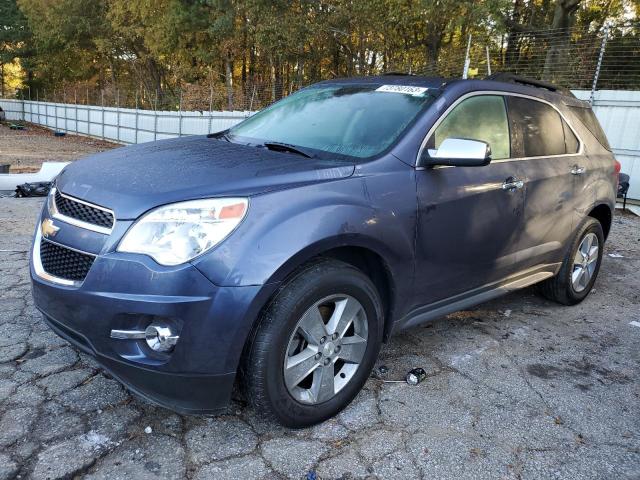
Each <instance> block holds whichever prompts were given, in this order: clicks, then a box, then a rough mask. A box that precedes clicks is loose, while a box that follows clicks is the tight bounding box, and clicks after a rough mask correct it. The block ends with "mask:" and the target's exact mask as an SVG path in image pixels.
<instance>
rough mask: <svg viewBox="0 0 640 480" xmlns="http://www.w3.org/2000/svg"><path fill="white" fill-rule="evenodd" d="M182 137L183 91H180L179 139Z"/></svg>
mask: <svg viewBox="0 0 640 480" xmlns="http://www.w3.org/2000/svg"><path fill="white" fill-rule="evenodd" d="M181 136H182V90H180V100H179V101H178V137H181Z"/></svg>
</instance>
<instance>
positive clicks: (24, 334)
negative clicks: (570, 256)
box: [0, 198, 640, 479]
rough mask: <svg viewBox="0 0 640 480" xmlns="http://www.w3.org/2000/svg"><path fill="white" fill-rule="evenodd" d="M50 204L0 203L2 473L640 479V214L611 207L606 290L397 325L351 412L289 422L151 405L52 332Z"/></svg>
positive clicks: (521, 295) (241, 411)
mask: <svg viewBox="0 0 640 480" xmlns="http://www.w3.org/2000/svg"><path fill="white" fill-rule="evenodd" d="M41 204H42V200H40V199H10V198H5V199H0V225H1V228H0V479H5V478H13V477H17V478H35V479H46V478H50V479H53V478H69V477H73V476H76V475H83V476H84V475H86V476H87V477H89V478H96V479H107V478H108V479H121V478H122V479H124V478H131V479H140V478H142V479H144V478H149V479H151V478H185V477H186V478H196V479H218V478H229V479H237V478H247V479H256V478H269V479H271V478H276V479H279V478H293V479H302V478H305V476H307V474H308V473H309V472H314V473H315V474H316V475H317V477H318V478H322V479H330V478H331V479H332V478H361V477H370V478H376V477H377V478H390V479H393V478H402V479H405V478H429V479H437V478H455V479H458V478H474V479H481V478H487V479H495V478H515V479H518V478H527V479H541V478H568V479H582V478H593V479H603V478H616V479H620V478H629V479H632V478H633V479H638V478H640V415H639V414H638V400H639V398H638V397H639V396H640V376H639V375H638V367H639V364H640V354H639V350H638V339H640V327H638V326H634V325H631V324H630V322H631V321H638V322H640V276H639V275H638V274H637V272H638V271H639V270H640V219H639V218H637V217H633V216H631V215H618V216H617V217H616V218H615V222H614V226H613V229H612V233H611V238H610V240H609V242H608V243H607V246H606V253H607V254H608V253H617V254H620V255H623V258H612V257H609V256H608V255H607V256H605V260H604V264H603V267H602V271H601V273H600V277H599V279H598V282H597V284H596V289H595V291H594V292H593V293H592V294H591V295H590V296H589V297H588V298H587V300H586V301H585V302H583V303H582V304H581V305H579V306H576V307H571V308H569V307H562V306H558V305H555V304H553V303H550V302H547V301H545V300H543V299H541V298H540V297H538V296H536V295H535V293H534V291H533V290H532V289H528V290H524V291H522V292H518V293H514V294H511V295H509V296H507V297H504V298H502V299H500V300H497V301H494V302H491V303H487V304H484V305H481V306H479V307H478V308H477V309H473V310H469V311H464V312H459V313H456V314H453V315H450V316H449V317H447V318H443V319H441V320H438V321H436V322H434V323H432V324H430V325H427V326H423V327H419V328H415V329H413V330H410V331H407V332H405V333H403V334H400V335H397V336H395V337H394V338H392V340H391V341H390V343H389V344H387V345H386V346H385V347H384V348H383V351H382V353H381V356H380V360H379V362H378V365H386V366H387V367H388V368H389V371H388V373H387V374H386V375H385V376H384V378H387V379H396V378H402V377H403V375H404V374H405V372H406V371H407V370H408V369H410V368H412V367H415V366H422V367H423V368H425V370H426V371H427V373H428V378H427V380H426V381H424V382H423V383H421V384H420V385H418V386H416V387H411V386H408V385H406V384H403V383H382V382H381V380H380V379H376V378H371V379H370V380H369V382H368V383H367V385H366V387H365V389H364V390H363V391H362V393H361V394H360V395H359V396H358V397H357V399H356V400H355V401H354V402H353V404H352V405H351V406H350V407H348V408H347V409H346V410H345V411H344V412H343V413H341V414H340V415H339V416H338V417H337V418H336V419H333V420H330V421H328V422H326V423H324V424H322V425H319V426H317V427H314V428H311V429H307V430H300V431H292V430H287V429H284V428H282V427H280V426H277V425H274V424H270V423H266V422H265V421H263V420H262V419H261V418H260V417H258V416H256V415H255V413H254V412H253V411H252V410H251V409H248V408H246V407H245V406H244V405H243V404H242V403H241V402H239V401H234V403H233V404H232V406H231V407H230V410H229V414H227V415H223V416H219V417H216V418H207V417H203V416H194V417H184V416H180V415H176V414H174V413H172V412H170V411H167V410H164V409H162V408H158V407H155V406H152V405H149V404H147V403H145V402H144V401H141V400H138V399H137V398H135V397H133V396H131V395H130V394H129V393H127V391H126V390H124V389H123V388H122V387H121V386H120V385H119V384H118V383H117V382H116V381H114V380H113V379H111V378H109V376H108V375H106V374H105V373H104V372H102V371H101V370H100V368H99V367H97V365H96V364H95V363H94V362H93V361H92V360H91V359H90V358H89V357H87V356H85V355H83V354H79V353H78V352H76V351H75V350H74V349H73V348H71V347H70V346H68V345H67V344H66V343H65V342H64V341H63V340H61V339H59V338H58V337H56V335H54V334H53V333H52V332H50V331H49V330H48V328H47V327H46V326H45V324H44V323H43V322H42V320H41V316H40V314H39V313H38V312H37V311H36V310H35V308H34V307H33V302H32V300H31V294H30V285H29V278H28V269H27V264H28V258H27V257H28V254H27V249H28V248H29V244H30V241H31V233H32V229H33V225H34V222H35V218H36V215H37V212H38V210H39V209H40V207H41Z"/></svg>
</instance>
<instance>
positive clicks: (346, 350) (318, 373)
mask: <svg viewBox="0 0 640 480" xmlns="http://www.w3.org/2000/svg"><path fill="white" fill-rule="evenodd" d="M367 338H368V320H367V315H366V312H365V310H364V307H363V306H362V304H361V303H360V302H359V301H358V300H356V299H355V298H354V297H352V296H350V295H344V294H336V295H331V296H329V297H325V298H323V299H322V300H320V301H318V302H316V303H314V304H313V305H312V306H311V307H309V308H308V309H307V311H306V312H305V313H304V314H303V315H302V318H300V320H299V321H298V323H297V324H296V326H295V328H294V330H293V333H292V335H291V337H290V339H289V343H288V345H287V350H286V355H285V359H284V365H283V374H284V380H285V385H286V387H287V390H288V391H289V393H290V394H291V395H292V396H293V397H294V398H295V399H296V400H298V401H299V402H301V403H306V404H318V403H323V402H326V401H328V400H330V399H332V398H333V397H334V396H335V395H337V394H338V392H339V391H340V390H342V389H343V388H344V387H345V385H347V383H349V381H350V380H351V379H352V378H353V376H354V375H355V373H356V371H357V370H358V367H359V366H360V364H361V363H362V361H363V359H364V355H365V351H366V349H367Z"/></svg>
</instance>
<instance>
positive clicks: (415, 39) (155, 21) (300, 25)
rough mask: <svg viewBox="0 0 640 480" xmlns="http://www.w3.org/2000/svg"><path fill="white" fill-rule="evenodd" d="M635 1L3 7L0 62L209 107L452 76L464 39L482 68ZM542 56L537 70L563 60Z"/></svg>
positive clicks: (40, 75) (55, 0)
mask: <svg viewBox="0 0 640 480" xmlns="http://www.w3.org/2000/svg"><path fill="white" fill-rule="evenodd" d="M639 3H640V0H487V1H478V0H366V1H364V0H136V1H131V0H17V5H16V0H1V2H0V62H4V63H7V62H10V61H13V59H14V58H15V57H19V58H20V59H21V60H23V66H24V67H25V68H27V69H28V70H29V72H30V74H29V76H28V81H29V82H30V83H31V84H32V85H36V84H38V82H39V85H40V86H41V88H47V89H49V90H50V91H51V90H52V89H54V88H58V89H60V88H62V87H64V86H68V87H69V88H94V87H95V88H99V89H101V90H104V91H109V89H111V91H113V89H115V88H118V89H120V90H123V91H128V92H135V94H132V95H130V96H129V97H128V99H127V101H128V102H129V103H133V101H134V99H135V101H136V102H138V101H140V102H143V103H144V102H145V101H146V102H151V103H154V104H155V103H158V101H159V100H158V98H166V97H167V96H170V95H172V94H175V95H178V94H177V92H178V91H181V92H183V94H184V95H185V97H186V96H188V95H189V93H190V92H191V93H192V96H193V97H196V96H197V97H204V98H205V99H206V98H207V97H209V102H211V103H214V104H216V106H220V105H223V106H228V107H232V106H236V107H237V106H242V107H247V106H249V104H252V103H253V104H252V105H251V106H253V107H255V106H258V105H257V104H256V103H255V102H256V101H259V102H265V101H271V100H274V99H277V98H279V97H280V96H282V95H285V94H286V93H288V92H289V91H291V90H293V89H296V88H298V87H300V86H302V85H306V84H309V83H311V82H314V81H317V80H321V79H326V78H331V77H335V76H345V75H364V74H375V73H380V72H386V71H411V72H420V73H429V74H435V73H437V74H441V75H455V76H458V75H460V73H461V70H462V63H461V58H463V57H464V50H465V48H466V43H467V39H468V37H469V35H472V36H473V38H474V42H473V43H474V49H473V51H472V53H473V54H474V55H475V56H476V57H478V58H484V53H485V51H484V46H485V45H487V46H489V48H490V49H491V50H492V54H493V56H494V60H492V61H494V62H495V61H496V60H495V59H497V62H498V64H500V63H501V62H502V63H503V64H505V62H506V63H510V62H511V60H513V61H515V60H517V59H519V58H526V56H523V55H525V54H526V48H527V44H528V43H527V41H523V40H521V36H522V35H523V32H530V31H533V30H535V29H542V28H550V27H551V26H553V25H562V26H564V27H566V28H565V30H563V31H562V32H564V35H565V36H564V37H562V38H566V39H567V41H569V40H570V34H569V33H568V32H569V30H570V28H571V27H572V26H582V27H584V31H587V29H588V28H590V29H591V31H597V30H598V29H600V28H601V27H602V26H603V25H604V23H605V21H610V20H614V21H616V20H620V19H628V18H633V17H634V15H635V11H636V10H637V9H638V5H639ZM18 7H19V8H18ZM564 27H563V28H564ZM562 32H561V33H562ZM634 32H635V30H634ZM634 32H631V33H629V32H625V33H624V35H633V34H635V33H634ZM518 35H520V37H517V36H518ZM531 38H534V37H533V36H532V37H531ZM621 41H622V40H621ZM529 43H530V42H529ZM478 45H481V47H478ZM552 53H553V55H555V56H553V55H552V54H549V59H547V61H546V63H545V68H547V67H549V66H553V62H556V63H557V62H562V61H565V60H566V59H565V58H563V57H562V55H560V54H557V52H555V53H554V52H552ZM505 59H506V60H505ZM482 61H484V60H482ZM550 62H551V63H550ZM498 66H500V65H498ZM476 68H478V66H476ZM540 68H542V67H540ZM254 99H255V101H254ZM209 102H205V103H209ZM167 103H171V104H172V105H173V104H175V103H176V101H172V102H167Z"/></svg>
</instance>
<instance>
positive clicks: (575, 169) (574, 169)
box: [571, 165, 587, 175]
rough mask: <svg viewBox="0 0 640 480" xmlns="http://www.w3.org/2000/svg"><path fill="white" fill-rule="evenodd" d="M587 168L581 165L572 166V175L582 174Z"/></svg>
mask: <svg viewBox="0 0 640 480" xmlns="http://www.w3.org/2000/svg"><path fill="white" fill-rule="evenodd" d="M586 170H587V169H586V168H584V167H581V166H580V165H574V166H573V167H571V175H582V174H583V173H584V172H586Z"/></svg>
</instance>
